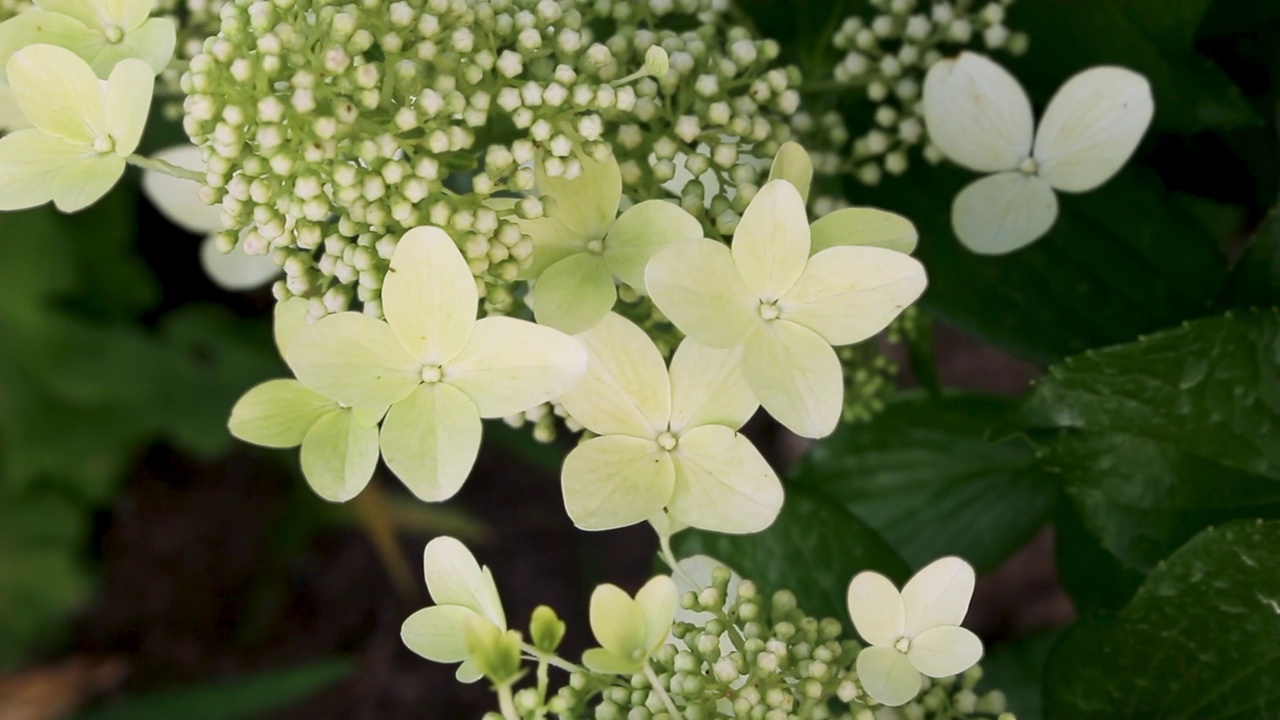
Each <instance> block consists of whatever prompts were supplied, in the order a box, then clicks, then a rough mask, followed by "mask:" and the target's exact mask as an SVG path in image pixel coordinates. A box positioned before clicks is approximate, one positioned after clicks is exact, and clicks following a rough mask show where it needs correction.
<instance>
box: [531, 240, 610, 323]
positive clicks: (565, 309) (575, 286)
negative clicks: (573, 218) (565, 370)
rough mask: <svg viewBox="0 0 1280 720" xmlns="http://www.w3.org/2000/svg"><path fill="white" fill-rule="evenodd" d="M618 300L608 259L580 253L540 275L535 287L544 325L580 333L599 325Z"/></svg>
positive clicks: (536, 308)
mask: <svg viewBox="0 0 1280 720" xmlns="http://www.w3.org/2000/svg"><path fill="white" fill-rule="evenodd" d="M617 299H618V289H617V287H616V286H615V285H614V284H613V273H611V272H609V268H608V267H607V266H606V265H605V262H604V258H602V257H600V256H599V255H596V254H594V253H578V254H576V255H570V256H569V257H567V258H565V259H563V260H561V261H560V262H557V263H556V264H554V265H552V266H551V267H549V268H547V269H546V270H545V271H544V272H543V273H542V274H541V275H539V276H538V283H537V285H535V286H534V288H533V314H534V316H535V317H537V319H538V322H539V323H542V324H543V325H548V326H550V327H553V328H555V329H557V330H562V331H564V332H567V333H570V334H573V335H576V334H578V333H580V332H585V331H587V330H590V329H591V328H593V327H595V326H596V324H597V323H599V322H600V321H601V320H602V319H604V316H605V315H608V314H609V311H610V310H612V309H613V304H614V302H616V301H617Z"/></svg>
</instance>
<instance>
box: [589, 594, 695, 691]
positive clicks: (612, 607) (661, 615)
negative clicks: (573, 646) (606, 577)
mask: <svg viewBox="0 0 1280 720" xmlns="http://www.w3.org/2000/svg"><path fill="white" fill-rule="evenodd" d="M678 601H679V596H678V593H677V590H676V584H675V582H674V581H673V580H672V579H671V578H669V577H667V576H665V575H659V576H658V577H655V578H653V579H652V580H650V581H649V582H647V583H645V586H644V587H642V588H640V591H639V592H637V593H636V596H635V598H634V599H633V598H632V597H631V596H630V595H628V594H627V593H626V592H625V591H624V590H622V589H621V588H619V587H618V586H617V585H601V586H599V587H597V588H596V589H595V592H593V593H591V609H590V619H591V632H592V634H594V635H595V636H596V642H598V643H600V647H598V648H591V649H590V650H587V651H586V652H585V653H583V654H582V664H583V665H586V666H587V668H588V669H589V670H591V671H592V672H598V673H612V674H618V675H632V674H635V673H637V672H640V671H642V670H643V669H644V668H645V665H646V663H647V662H648V660H649V655H651V654H652V653H653V652H654V651H655V650H657V649H658V648H659V647H662V645H663V644H664V643H666V641H667V636H668V635H670V634H671V623H672V621H673V620H674V618H675V612H676V604H677V602H678Z"/></svg>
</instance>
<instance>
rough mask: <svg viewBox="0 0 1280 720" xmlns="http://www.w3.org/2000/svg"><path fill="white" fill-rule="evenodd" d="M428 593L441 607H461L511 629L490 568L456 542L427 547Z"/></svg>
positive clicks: (447, 540)
mask: <svg viewBox="0 0 1280 720" xmlns="http://www.w3.org/2000/svg"><path fill="white" fill-rule="evenodd" d="M422 568H423V574H424V575H425V576H426V580H427V591H428V592H429V593H431V600H432V601H433V602H435V603H436V604H437V605H460V606H462V607H465V608H469V609H471V610H474V611H475V612H477V613H479V614H480V615H482V616H483V617H485V618H486V619H488V620H489V622H491V623H493V624H494V625H495V626H497V627H498V629H499V630H506V629H507V616H506V614H505V613H504V612H503V610H502V599H501V598H500V597H499V596H498V588H497V586H496V585H495V584H494V582H493V575H492V573H490V572H488V568H481V567H480V563H478V562H476V558H475V556H474V555H472V554H471V551H470V550H468V549H467V546H466V545H463V544H462V543H461V542H458V541H457V540H456V539H454V538H451V537H448V536H441V537H438V538H435V539H434V540H432V541H431V542H429V543H427V547H426V549H425V550H424V551H423V553H422Z"/></svg>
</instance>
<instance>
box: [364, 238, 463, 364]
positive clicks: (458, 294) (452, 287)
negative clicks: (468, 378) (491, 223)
mask: <svg viewBox="0 0 1280 720" xmlns="http://www.w3.org/2000/svg"><path fill="white" fill-rule="evenodd" d="M479 301H480V297H479V295H478V294H477V292H476V281H475V277H474V276H473V275H472V274H471V269H470V268H469V267H468V266H467V261H466V259H465V258H463V257H462V252H461V251H460V250H458V246H457V245H455V244H454V242H453V239H452V238H450V237H449V235H448V234H447V233H446V232H445V231H444V230H441V229H440V228H437V227H417V228H414V229H412V230H410V231H409V232H407V233H405V234H404V235H403V236H402V237H401V238H400V242H399V243H398V244H397V245H396V249H395V253H394V254H393V255H392V256H391V269H390V270H388V271H387V279H386V280H385V281H383V284H382V312H383V314H384V315H385V316H386V318H387V324H388V325H390V326H391V329H392V331H394V332H395V335H396V337H397V338H399V339H400V342H401V343H402V344H403V345H404V347H406V348H408V350H409V352H410V353H412V354H413V355H414V357H416V358H418V359H419V360H421V361H422V362H423V363H427V364H432V365H443V364H445V363H446V362H448V361H449V360H452V359H453V358H454V357H456V356H457V354H458V353H459V352H461V350H462V348H463V346H465V345H466V344H467V340H468V339H469V338H470V337H471V329H472V328H473V327H474V326H475V323H476V312H477V309H478V308H477V304H478V303H479Z"/></svg>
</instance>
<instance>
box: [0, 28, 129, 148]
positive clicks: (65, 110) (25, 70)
mask: <svg viewBox="0 0 1280 720" xmlns="http://www.w3.org/2000/svg"><path fill="white" fill-rule="evenodd" d="M6 68H7V70H8V73H9V86H10V87H11V88H12V89H13V95H14V97H15V98H17V99H18V104H19V105H20V106H21V107H22V112H23V113H25V114H26V116H27V119H28V120H30V121H31V124H32V125H34V126H36V127H37V128H39V129H41V130H43V131H44V132H46V133H49V134H50V135H55V136H57V137H60V138H62V139H63V140H66V141H68V142H71V143H82V144H86V145H92V144H93V141H94V140H96V139H98V138H100V137H103V136H105V135H106V134H107V131H108V130H109V128H110V126H109V123H108V120H107V106H106V101H105V98H104V96H103V91H102V86H101V85H100V84H98V78H97V76H96V75H94V74H93V70H91V69H90V68H89V66H88V64H86V63H85V61H84V60H81V59H80V58H79V57H77V56H76V54H75V53H73V52H71V51H70V50H66V49H64V48H60V47H55V46H53V45H31V46H28V47H25V48H23V49H21V50H19V51H17V52H15V53H14V54H13V57H11V58H9V63H8V65H6Z"/></svg>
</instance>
